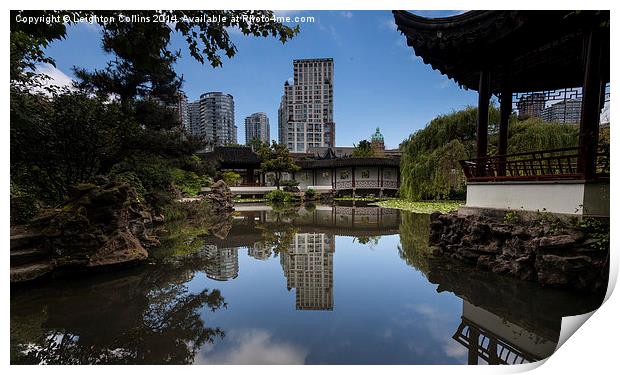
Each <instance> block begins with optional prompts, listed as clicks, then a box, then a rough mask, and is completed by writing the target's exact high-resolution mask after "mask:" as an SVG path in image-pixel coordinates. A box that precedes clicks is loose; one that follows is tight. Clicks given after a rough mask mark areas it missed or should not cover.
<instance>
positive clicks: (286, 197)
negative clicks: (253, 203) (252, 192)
mask: <svg viewBox="0 0 620 375" xmlns="http://www.w3.org/2000/svg"><path fill="white" fill-rule="evenodd" d="M265 199H267V200H268V201H270V202H273V203H285V202H290V201H291V200H292V194H291V193H289V192H286V191H283V190H279V189H276V190H272V191H270V192H269V193H267V194H265Z"/></svg>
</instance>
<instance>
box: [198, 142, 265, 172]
mask: <svg viewBox="0 0 620 375" xmlns="http://www.w3.org/2000/svg"><path fill="white" fill-rule="evenodd" d="M203 157H204V158H205V160H208V161H215V162H217V163H219V164H220V167H222V168H234V167H246V166H260V162H261V160H260V157H259V156H258V155H257V154H256V153H255V152H254V151H252V149H251V148H250V147H244V146H242V147H239V146H236V147H232V146H223V147H216V148H215V150H213V151H211V152H207V153H205V154H203Z"/></svg>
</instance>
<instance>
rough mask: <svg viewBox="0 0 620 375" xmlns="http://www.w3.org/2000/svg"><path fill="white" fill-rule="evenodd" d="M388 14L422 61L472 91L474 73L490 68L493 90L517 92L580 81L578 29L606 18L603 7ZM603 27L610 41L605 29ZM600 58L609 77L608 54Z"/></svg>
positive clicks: (475, 86)
mask: <svg viewBox="0 0 620 375" xmlns="http://www.w3.org/2000/svg"><path fill="white" fill-rule="evenodd" d="M393 14H394V19H395V22H396V25H397V27H398V30H399V31H401V32H402V33H403V34H404V35H405V36H406V38H407V45H408V46H410V47H412V48H413V49H414V52H415V54H416V56H418V57H420V58H421V59H422V61H423V62H424V63H425V64H428V65H430V66H431V67H432V68H433V69H434V70H438V71H439V72H440V73H442V74H444V75H446V76H447V77H448V78H450V79H453V80H454V81H455V82H456V83H457V84H458V85H459V86H461V87H462V88H465V89H472V90H475V91H477V90H478V81H479V72H480V71H481V70H483V69H486V70H489V71H491V72H492V75H491V77H492V82H491V92H493V93H495V94H497V93H499V92H501V89H502V87H503V86H510V87H511V88H512V89H513V91H519V92H526V91H541V90H554V89H559V88H566V87H576V86H581V84H582V81H583V64H584V61H583V59H584V53H583V48H584V41H583V35H584V34H583V30H584V29H586V28H587V27H591V25H593V24H594V25H596V23H597V22H598V23H602V22H604V21H605V20H608V19H609V13H608V12H605V11H601V12H582V13H577V14H575V12H569V11H554V12H532V11H470V12H466V13H463V14H460V15H456V16H452V17H444V18H434V19H432V18H425V17H421V16H417V15H415V14H412V13H409V12H406V11H398V10H396V11H393ZM541 21H543V22H541ZM588 25H589V26H588ZM604 30H605V31H606V33H604V34H605V35H604V36H605V37H606V38H607V39H606V40H607V41H609V28H608V27H607V28H606V29H604ZM603 61H607V66H606V67H604V69H603V70H604V72H603V77H604V78H605V79H607V81H608V80H609V63H608V62H609V58H608V56H604V57H603Z"/></svg>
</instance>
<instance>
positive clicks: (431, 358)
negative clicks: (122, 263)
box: [11, 205, 602, 364]
mask: <svg viewBox="0 0 620 375" xmlns="http://www.w3.org/2000/svg"><path fill="white" fill-rule="evenodd" d="M217 221H218V222H219V223H221V225H218V227H217V228H215V230H211V234H210V235H206V236H199V237H197V238H195V239H193V240H191V246H185V245H183V244H181V245H176V246H178V248H179V249H181V250H182V251H174V249H172V250H171V249H170V248H168V249H165V250H162V251H163V253H162V254H163V255H162V254H157V253H154V254H153V255H154V256H155V257H154V259H155V260H157V262H156V263H155V264H152V265H146V266H143V267H140V268H136V269H132V270H126V271H118V272H114V273H111V274H102V275H98V276H94V277H89V278H86V279H80V280H64V281H62V280H58V281H54V282H52V283H51V284H48V285H41V286H39V287H35V288H29V289H26V290H14V291H12V297H11V362H12V363H16V364H17V363H59V364H60V363H66V364H84V363H118V364H123V363H142V364H147V363H150V364H159V363H170V364H172V363H176V364H186V363H222V364H225V363H228V364H249V363H252V364H262V363H276V364H277V363H280V364H301V363H352V364H354V363H410V364H411V363H414V364H415V363H420V364H424V363H444V364H448V363H464V364H465V363H469V364H478V363H488V364H512V363H522V362H532V361H536V360H540V359H542V358H545V357H547V356H549V355H550V354H551V353H552V352H553V350H554V349H555V346H556V343H557V341H558V338H559V333H560V326H561V318H562V316H566V315H575V314H582V313H585V312H588V311H591V310H593V309H594V308H596V307H598V305H599V304H600V302H601V300H602V296H583V295H574V294H571V293H568V292H562V291H558V290H552V289H544V288H540V287H538V286H537V285H535V284H532V283H527V282H521V281H518V280H514V279H511V278H504V277H501V276H497V275H493V274H489V273H484V272H478V271H476V270H474V269H472V268H469V267H466V266H463V265H461V264H460V263H456V262H452V261H450V260H448V259H444V258H433V257H432V256H430V254H429V249H428V226H429V217H428V215H415V214H410V213H406V212H400V211H397V210H390V209H381V208H378V207H372V206H363V207H359V206H358V207H338V206H336V207H332V206H321V205H319V206H314V207H310V208H294V209H283V210H271V209H269V210H266V209H261V210H257V209H256V208H253V207H243V208H241V209H240V210H239V211H238V212H236V213H235V214H234V215H232V216H230V217H226V218H222V219H221V220H217ZM173 247H174V246H173ZM194 249H195V250H194ZM190 250H191V251H190ZM371 298H380V299H381V303H379V304H372V307H371V304H369V303H368V300H369V299H371ZM301 310H304V311H301Z"/></svg>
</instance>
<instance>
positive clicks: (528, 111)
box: [517, 93, 545, 120]
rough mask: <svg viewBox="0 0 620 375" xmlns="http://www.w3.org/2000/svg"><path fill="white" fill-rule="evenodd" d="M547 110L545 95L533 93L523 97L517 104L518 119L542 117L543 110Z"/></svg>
mask: <svg viewBox="0 0 620 375" xmlns="http://www.w3.org/2000/svg"><path fill="white" fill-rule="evenodd" d="M544 108H545V94H543V93H533V94H530V95H526V96H522V97H521V98H520V99H519V101H518V102H517V110H518V112H519V114H518V117H519V119H520V120H525V119H528V118H530V117H541V113H542V110H543V109H544Z"/></svg>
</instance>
